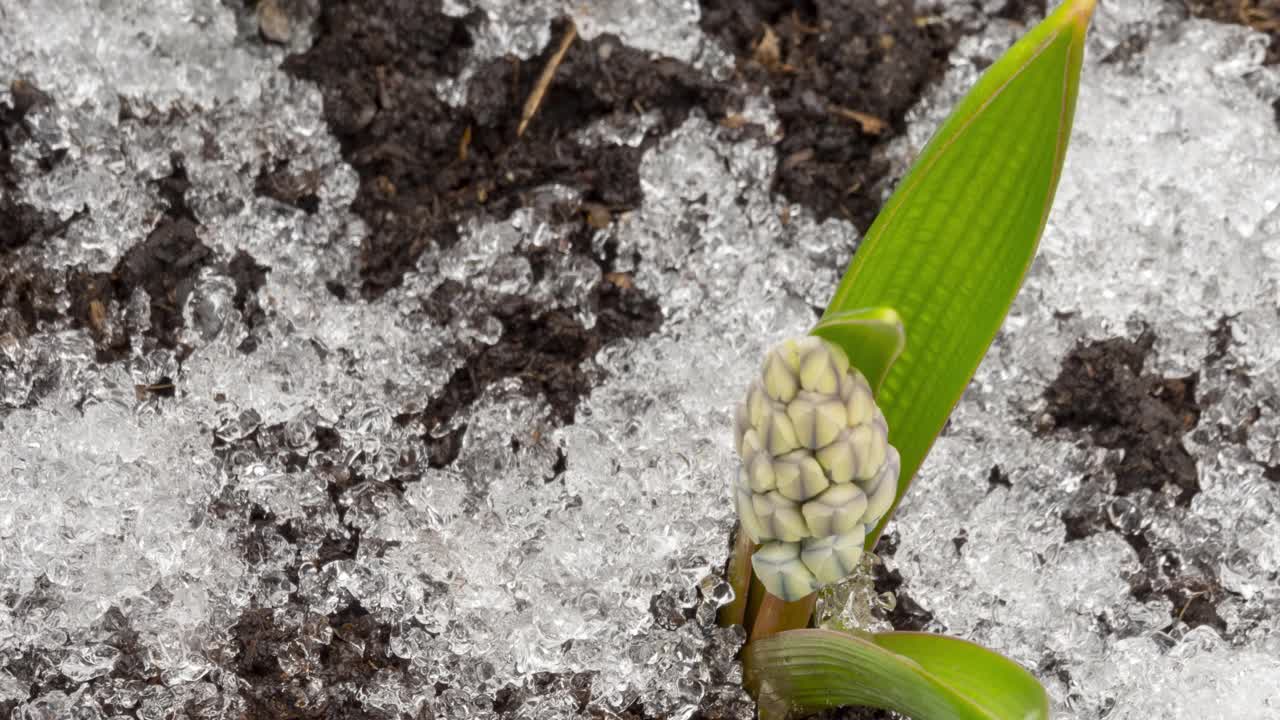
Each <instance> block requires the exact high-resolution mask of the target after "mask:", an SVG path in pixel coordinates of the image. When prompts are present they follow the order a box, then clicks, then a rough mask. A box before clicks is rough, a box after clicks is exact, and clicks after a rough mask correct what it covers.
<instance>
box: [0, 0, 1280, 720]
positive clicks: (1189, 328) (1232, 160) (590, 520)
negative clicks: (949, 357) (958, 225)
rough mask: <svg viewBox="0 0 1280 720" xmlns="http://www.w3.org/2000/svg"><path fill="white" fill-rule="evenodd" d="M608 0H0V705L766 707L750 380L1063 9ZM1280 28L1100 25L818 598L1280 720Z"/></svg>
mask: <svg viewBox="0 0 1280 720" xmlns="http://www.w3.org/2000/svg"><path fill="white" fill-rule="evenodd" d="M630 9H631V4H630V3H628V2H611V1H609V0H600V1H599V2H593V3H575V4H566V5H564V6H562V5H561V4H560V3H557V2H555V1H554V0H548V1H547V2H534V3H510V2H504V1H503V0H473V1H471V2H458V1H457V0H447V1H446V2H443V3H441V2H420V1H418V0H378V1H376V2H366V3H358V4H348V3H328V2H319V1H317V0H260V1H259V2H256V3H254V2H249V3H241V2H231V1H226V2H222V3H214V2H210V1H209V0H171V1H169V2H165V3H158V4H157V3H144V2H141V1H140V0H139V1H138V2H123V3H117V4H116V5H115V6H113V7H112V9H111V10H110V11H109V12H106V11H103V10H101V9H99V8H97V7H96V6H94V5H93V4H91V3H84V4H83V6H81V5H80V4H77V3H72V2H66V3H52V4H47V5H46V4H38V5H32V4H27V3H18V2H8V1H5V0H0V85H2V86H3V87H2V88H0V474H2V475H3V476H4V477H5V478H6V481H5V483H3V484H2V485H0V717H8V716H10V715H12V716H14V717H23V718H26V717H33V718H34V717H41V718H43V717H70V716H73V715H74V716H76V717H136V718H153V717H208V718H224V717H225V718H400V717H413V718H453V717H457V718H558V717H617V716H621V717H627V718H689V717H702V718H746V717H750V716H751V712H752V709H751V704H750V701H749V700H748V699H747V698H746V697H745V695H744V694H743V693H742V692H741V690H740V688H739V686H738V683H739V680H740V669H739V668H738V667H737V666H736V664H735V663H734V662H733V656H734V654H735V652H736V650H737V648H738V645H739V643H740V638H739V637H738V636H737V635H736V634H735V633H734V632H733V631H729V630H721V629H717V628H715V627H714V623H713V622H711V620H712V618H713V617H714V609H715V606H716V603H717V602H722V601H723V599H724V591H725V588H724V585H723V582H722V580H721V579H720V573H721V569H722V567H723V563H724V560H725V553H726V549H727V541H728V533H729V530H730V528H731V526H732V522H733V519H732V516H731V510H730V509H729V508H728V506H727V504H726V502H725V499H724V498H725V495H726V492H725V488H726V487H727V482H728V478H729V477H730V475H731V471H732V452H731V450H730V448H729V447H728V441H727V438H728V431H727V429H728V426H729V423H730V417H731V413H730V408H731V407H732V404H733V403H734V402H735V401H736V400H737V395H738V393H739V390H740V387H741V386H742V384H743V382H744V381H745V378H747V377H748V376H749V375H750V373H751V372H752V367H753V365H754V363H755V358H756V357H757V356H758V354H759V353H760V351H761V350H762V348H764V347H765V346H767V345H768V344H769V343H771V342H772V341H774V340H776V339H777V338H779V337H781V336H784V335H789V334H795V333H797V332H801V331H803V330H804V329H805V328H806V327H808V325H809V324H810V323H812V321H813V320H814V318H815V317H816V313H817V312H818V311H819V310H820V308H821V307H822V305H823V304H824V303H825V302H826V300H827V298H828V297H829V294H830V292H831V290H832V288H833V287H834V283H835V281H836V279H837V278H838V275H839V273H840V271H841V270H842V269H843V266H844V264H845V263H847V261H848V257H849V255H850V253H851V252H852V251H853V249H854V248H855V246H856V242H857V238H858V237H859V233H860V232H861V231H863V230H865V229H866V227H867V226H868V225H869V223H870V222H871V220H872V219H873V218H874V216H875V213H876V211H877V209H878V207H879V205H880V204H881V202H882V201H883V199H884V197H885V194H886V193H887V192H888V191H889V190H890V189H891V188H892V186H893V183H894V182H895V181H896V179H897V178H898V177H900V176H901V174H902V172H903V171H904V170H905V169H906V167H907V164H908V163H909V161H910V159H911V158H912V157H913V156H914V155H915V153H916V152H918V150H919V148H920V147H921V146H922V145H923V143H924V141H925V140H927V138H928V135H929V133H930V132H931V131H932V128H933V127H934V126H935V125H936V123H937V122H938V121H939V120H940V119H941V117H942V116H943V115H944V114H945V113H946V111H947V110H948V109H949V108H950V107H951V105H952V104H953V103H954V101H955V99H956V98H957V97H958V96H959V94H960V93H961V92H963V90H964V89H965V88H967V87H968V85H969V84H971V82H972V80H973V79H974V78H975V77H976V75H977V73H978V72H980V71H981V69H982V68H984V67H986V65H988V64H989V63H990V62H991V60H992V59H994V58H995V57H996V56H998V54H999V52H1000V51H1001V50H1002V49H1003V48H1004V47H1006V46H1007V45H1008V43H1010V42H1011V41H1012V40H1013V39H1014V38H1015V37H1016V36H1017V35H1018V33H1020V32H1021V31H1022V30H1023V29H1025V27H1026V26H1027V23H1029V22H1034V20H1035V19H1037V18H1038V17H1040V16H1042V15H1043V13H1044V11H1045V8H1044V7H1043V6H1041V5H1038V4H1036V3H1034V2H1031V3H1021V2H1006V3H1000V2H994V3H980V4H979V3H973V4H970V3H966V2H953V3H947V4H944V5H927V4H923V3H922V4H916V5H913V4H911V3H910V2H907V1H906V0H903V1H899V0H891V1H890V2H888V3H884V2H879V3H872V2H867V1H863V0H815V1H814V2H801V3H790V2H776V1H774V0H754V1H753V2H747V3H738V2H722V1H721V0H704V1H703V2H702V3H700V4H696V3H692V2H688V1H687V0H686V1H683V2H681V1H675V0H673V1H671V2H655V3H653V4H652V7H649V8H647V12H645V13H643V14H642V15H640V16H636V15H635V14H634V13H632V12H631V10H630ZM1192 15H1195V16H1197V17H1202V18H1208V20H1199V19H1197V18H1196V17H1192ZM571 22H572V27H573V29H574V31H575V32H576V33H577V37H576V38H575V39H573V41H572V42H571V43H570V44H569V45H568V46H567V50H566V52H565V54H564V56H563V61H562V62H561V64H560V65H559V67H558V70H557V73H556V75H555V78H554V80H553V81H552V82H551V84H550V85H549V86H548V87H547V88H546V93H545V96H544V100H543V102H542V104H541V106H540V108H539V111H538V113H537V115H536V116H535V117H533V119H532V121H531V122H529V123H528V126H527V129H525V131H524V132H523V133H520V132H519V130H518V128H519V126H520V124H521V118H522V110H523V108H524V106H525V103H526V100H527V98H528V97H529V96H530V94H531V92H533V90H534V88H535V87H536V85H537V83H538V79H539V75H540V73H541V72H542V69H543V67H544V66H545V65H546V64H547V63H548V60H549V58H551V57H552V55H553V54H555V53H556V52H557V49H558V48H559V47H560V45H561V41H562V39H563V38H565V37H566V35H567V34H568V33H569V32H570V27H571ZM1278 22H1280V18H1278V16H1277V13H1276V8H1274V7H1269V6H1267V5H1266V4H1265V3H1264V4H1261V5H1252V4H1247V5H1244V6H1239V7H1237V6H1235V5H1231V4H1230V3H1227V4H1222V3H1219V4H1203V5H1197V4H1192V5H1191V6H1189V7H1188V6H1184V5H1182V4H1165V3H1160V2H1154V1H1152V0H1125V2H1117V3H1113V4H1104V5H1103V7H1102V8H1101V9H1100V10H1099V16H1098V18H1097V22H1096V26H1095V28H1094V33H1093V36H1092V38H1091V44H1090V47H1089V60H1088V64H1087V67H1086V70H1085V74H1084V80H1083V85H1082V90H1081V98H1080V111H1079V118H1078V121H1077V127H1076V135H1075V139H1074V142H1073V147H1072V151H1071V155H1070V157H1069V160H1068V166H1067V171H1066V173H1065V175H1064V178H1063V182H1062V187H1061V189H1060V191H1059V198H1058V202H1057V205H1056V208H1055V211H1054V215H1053V217H1052V218H1051V221H1050V226H1049V228H1048V230H1047V232H1046V235H1045V239H1044V243H1043V246H1042V252H1041V255H1040V257H1039V259H1038V260H1037V262H1036V265H1035V266H1034V267H1033V269H1032V273H1031V276H1030V277H1029V279H1028V283H1027V286H1026V288H1025V290H1024V292H1023V293H1022V295H1021V296H1020V297H1019V299H1018V301H1017V304H1016V305H1015V307H1014V311H1013V313H1012V314H1011V316H1010V321H1009V323H1008V324H1007V326H1006V328H1005V329H1004V330H1003V331H1002V333H1001V335H1000V336H999V337H998V338H997V341H996V343H995V345H994V346H993V348H992V352H991V355H990V356H989V357H988V359H987V361H986V362H984V364H983V366H982V368H980V370H979V373H978V376H977V377H976V379H975V382H974V384H973V386H972V387H971V389H970V391H969V392H968V394H967V395H966V397H965V399H964V400H963V401H962V403H961V405H960V407H959V408H958V409H957V413H956V415H955V416H954V418H953V421H952V423H951V425H950V426H949V428H948V430H947V432H946V434H945V435H944V436H943V438H942V439H941V440H940V441H939V443H938V446H937V447H936V448H935V451H934V453H933V455H932V456H931V459H930V461H929V462H928V464H927V465H926V467H925V468H924V470H923V471H922V473H921V476H920V477H919V478H918V479H917V481H916V486H915V487H914V488H913V490H912V493H911V495H909V496H908V500H907V502H906V504H905V505H904V507H903V509H902V511H901V512H900V514H899V517H898V519H897V521H895V524H894V525H893V526H892V529H891V532H890V533H889V534H888V535H887V536H886V537H885V539H884V541H883V542H882V544H881V547H880V548H879V555H880V556H881V558H882V560H883V562H882V563H881V564H878V565H875V566H873V567H872V568H871V570H870V571H869V572H870V575H869V576H868V577H867V578H864V579H863V581H862V582H861V584H854V585H851V586H850V587H848V588H846V589H845V591H843V592H840V593H836V594H835V595H833V596H832V597H829V598H827V599H826V601H825V607H827V608H828V610H827V620H828V621H829V622H833V623H840V622H846V621H848V618H850V617H854V616H856V617H859V618H862V619H863V620H865V619H866V617H867V611H868V608H871V618H872V621H873V622H875V623H877V624H878V625H879V626H881V627H887V626H890V625H892V626H893V627H897V628H899V629H927V630H931V631H938V632H947V633H950V634H954V635H959V636H961V637H966V638H970V639H973V640H976V641H978V642H981V643H983V644H986V645H988V646H991V647H993V648H995V649H997V650H999V651H1001V652H1003V653H1005V654H1007V655H1009V656H1010V657H1013V658H1014V659H1016V660H1018V661H1019V662H1022V663H1023V664H1024V665H1026V666H1027V667H1029V668H1030V669H1032V670H1033V671H1034V672H1035V673H1036V674H1037V675H1038V676H1039V677H1040V678H1041V679H1042V681H1043V682H1044V683H1045V685H1046V687H1047V688H1048V689H1049V691H1050V694H1051V695H1052V698H1053V702H1054V705H1055V711H1056V713H1057V714H1058V715H1059V716H1063V717H1081V718H1093V717H1102V716H1105V717H1110V718H1147V717H1232V718H1265V717H1274V714H1275V712H1276V707H1277V706H1278V705H1280V696H1277V695H1276V694H1275V690H1274V688H1275V687H1276V683H1275V682H1274V681H1275V679H1276V678H1277V677H1280V661H1277V660H1276V658H1277V657H1280V625H1277V620H1276V618H1277V617H1280V593H1277V590H1276V588H1277V587H1280V584H1278V583H1280V405H1278V404H1277V400H1276V398H1277V397H1278V396H1280V395H1278V394H1277V392H1276V385H1277V381H1280V351H1277V349H1276V348H1277V347H1280V345H1278V344H1277V342H1276V339H1277V338H1278V337H1280V210H1277V206H1278V205H1280V181H1278V180H1277V178H1276V177H1275V176H1274V172H1273V171H1272V170H1271V169H1272V168H1274V167H1276V166H1277V165H1280V128H1277V122H1280V120H1278V118H1277V112H1278V110H1277V109H1278V108H1280V75H1278V74H1277V73H1276V71H1275V70H1274V69H1272V68H1271V66H1270V65H1268V63H1271V62H1273V61H1274V60H1275V59H1276V57H1277V56H1276V54H1275V47H1274V44H1273V47H1272V48H1271V49H1270V50H1269V49H1268V47H1267V42H1268V36H1267V35H1266V34H1265V33H1271V35H1272V38H1271V39H1274V36H1275V35H1276V34H1278V33H1280V24H1277V23H1278ZM1246 26H1249V27H1251V28H1253V29H1247V28H1246ZM50 28H56V29H57V30H58V31H57V32H50ZM877 593H881V594H882V595H880V596H878V597H877ZM885 593H889V594H887V595H885Z"/></svg>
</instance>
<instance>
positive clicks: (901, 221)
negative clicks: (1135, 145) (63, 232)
mask: <svg viewBox="0 0 1280 720" xmlns="http://www.w3.org/2000/svg"><path fill="white" fill-rule="evenodd" d="M1095 2H1096V0H1066V1H1065V2H1064V3H1063V4H1062V5H1061V6H1059V7H1058V8H1057V9H1056V10H1055V11H1054V12H1053V13H1052V14H1050V15H1049V17H1047V18H1046V19H1045V20H1044V21H1043V22H1041V23H1040V24H1039V25H1037V26H1036V27H1034V28H1032V29H1031V30H1030V31H1029V32H1028V33H1027V34H1026V36H1024V37H1023V38H1022V39H1021V40H1020V41H1018V43H1016V44H1015V45H1014V46H1013V47H1012V48H1010V49H1009V50H1008V51H1007V52H1006V53H1005V54H1004V55H1003V56H1002V57H1001V58H1000V60H998V61H997V62H996V63H994V64H993V65H992V66H991V67H990V68H989V69H988V70H987V72H986V73H985V74H984V75H983V76H982V78H981V79H979V81H978V82H977V84H976V85H975V86H974V88H973V89H972V90H971V91H970V92H969V94H968V95H966V96H965V97H964V98H963V99H962V100H961V101H960V103H959V104H958V106H957V107H956V108H955V110H953V111H952V114H951V115H950V117H949V118H948V119H947V121H946V122H945V123H943V125H942V127H941V128H939V130H938V132H937V133H936V134H935V135H934V137H933V139H932V140H931V141H930V142H929V144H928V146H926V147H925V149H924V151H923V152H922V153H921V155H920V157H919V158H917V160H916V162H915V164H914V165H913V166H912V168H911V170H910V172H908V173H907V175H906V177H905V178H903V180H902V183H901V184H900V185H899V186H898V188H897V190H896V192H894V194H893V196H892V197H891V198H890V199H889V201H888V203H886V205H885V207H884V209H883V210H882V211H881V213H880V215H879V216H878V217H877V218H876V221H875V223H873V224H872V226H871V229H870V230H869V231H868V232H867V235H866V237H865V238H864V239H863V241H862V243H861V245H860V247H859V248H858V251H857V253H856V254H855V256H854V258H853V262H852V263H851V264H850V266H849V269H848V271H847V272H846V273H845V276H844V278H843V279H842V280H841V282H840V285H839V287H838V288H837V289H836V292H835V296H834V297H833V298H832V301H831V304H830V305H829V306H828V307H827V310H826V312H825V313H824V314H823V316H822V319H821V320H820V321H819V323H818V324H817V326H815V327H814V328H813V329H812V330H811V331H810V336H809V337H804V338H796V339H791V340H786V341H784V342H782V343H781V344H779V345H777V346H775V347H773V348H772V349H770V350H769V351H768V352H767V353H766V354H765V357H764V359H763V360H762V361H761V364H760V373H759V376H758V377H757V378H756V379H755V380H754V381H753V382H752V383H751V385H750V387H749V388H747V391H746V397H745V400H744V401H743V402H742V403H741V405H740V406H739V407H738V408H737V412H736V419H735V431H734V440H735V448H736V449H737V451H738V454H739V457H740V459H741V465H740V467H739V468H738V469H737V471H736V472H735V474H734V476H733V477H734V480H733V481H732V485H733V488H732V496H733V499H734V501H735V503H736V506H737V510H738V517H739V526H738V532H737V536H736V540H735V543H734V550H733V555H732V557H731V558H730V562H729V579H730V582H731V584H732V585H733V587H734V591H735V597H734V599H733V601H732V602H731V603H730V604H728V605H726V606H725V607H724V608H722V610H721V614H720V622H721V623H722V624H724V625H735V624H741V625H743V626H745V627H746V628H747V630H748V633H749V634H748V637H749V641H748V644H747V646H746V647H745V648H744V650H743V654H742V659H743V665H744V669H745V678H746V684H747V687H748V689H749V690H751V692H752V693H753V694H754V695H755V697H756V699H757V702H758V704H759V708H760V716H761V718H762V720H773V719H775V718H787V717H798V716H802V715H805V714H808V713H812V712H817V711H820V710H823V709H827V708H832V707H839V706H841V705H869V706H874V707H880V708H885V709H889V710H894V711H897V712H900V713H902V714H904V715H907V716H910V717H912V718H915V720H941V719H943V718H960V719H966V720H968V719H973V720H978V719H982V720H1005V719H1010V720H1012V719H1013V718H1017V720H1033V719H1035V718H1046V717H1048V712H1049V709H1048V708H1049V706H1048V698H1047V695H1046V694H1045V691H1044V688H1043V687H1041V685H1040V684H1039V682H1037V681H1036V679H1035V678H1034V677H1033V676H1032V675H1031V674H1030V673H1028V672H1027V671H1026V670H1024V669H1023V668H1022V667H1020V666H1018V665H1017V664H1016V663H1014V662H1012V661H1010V660H1007V659H1006V658H1004V657H1001V656H1000V655H998V654H996V653H994V652H991V651H989V650H986V649H984V648H982V647H979V646H977V645H974V644H972V643H968V642H966V641H964V640H959V639H956V638H947V637H942V636H936V635H929V634H924V633H910V632H888V633H869V632H860V631H855V632H854V633H846V632H835V631H832V630H825V629H809V625H810V622H811V620H812V612H813V607H814V602H815V598H816V591H817V590H819V589H820V588H822V587H824V586H827V585H831V584H833V583H837V582H840V581H841V580H842V579H844V578H845V577H847V576H848V575H849V574H850V573H851V572H853V571H854V570H855V569H856V568H857V567H858V565H859V562H858V561H859V559H860V558H861V557H862V554H863V552H864V551H870V550H871V549H873V548H874V547H875V543H876V540H877V539H878V538H879V536H880V533H881V532H883V530H884V526H885V524H886V523H887V522H888V520H889V518H890V517H891V516H892V514H893V511H894V509H895V508H896V507H897V505H898V503H899V502H900V501H901V499H902V495H903V493H904V492H905V491H906V489H907V487H908V486H909V485H910V482H911V479H912V477H913V476H914V475H915V473H916V470H918V469H919V467H920V465H921V463H922V462H923V461H924V458H925V455H926V454H927V453H928V451H929V447H930V446H931V445H932V444H933V441H934V439H935V438H936V437H937V436H938V434H939V433H940V432H941V431H942V427H943V425H944V424H945V423H946V420H947V416H948V415H950V413H951V411H952V409H953V408H954V407H955V404H956V403H957V402H958V401H959V398H960V395H961V393H962V392H963V391H964V388H965V386H966V385H968V383H969V380H970V378H972V377H973V373H974V372H975V371H976V370H977V367H978V364H979V363H980V362H981V360H982V357H983V356H984V355H985V354H986V351H987V348H988V347H989V346H990V344H991V341H992V340H993V339H994V338H995V334H996V332H997V331H998V330H999V328H1000V325H1001V324H1002V323H1003V321H1004V317H1005V315H1006V314H1007V313H1008V311H1009V307H1010V306H1011V305H1012V303H1013V298H1014V296H1015V295H1016V294H1017V292H1018V289H1019V287H1020V286H1021V284H1022V279H1023V277H1024V276H1025V274H1026V271H1027V268H1028V267H1029V266H1030V264H1031V260H1032V258H1034V256H1035V251H1036V247H1037V245H1038V243H1039V239H1040V234H1041V233H1042V231H1043V230H1044V226H1045V223H1046V221H1047V220H1048V216H1049V209H1050V207H1051V206H1052V204H1053V196H1054V192H1055V190H1056V189H1057V184H1058V178H1059V177H1060V175H1061V172H1062V164H1063V161H1064V159H1065V157H1066V150H1067V140H1068V138H1069V137H1070V134H1071V122H1072V117H1073V115H1074V112H1075V101H1076V93H1077V89H1078V87H1079V76H1080V68H1081V64H1082V62H1083V53H1084V36H1085V31H1086V29H1087V27H1088V23H1089V19H1090V18H1091V16H1092V14H1093V9H1094V3H1095ZM908 336H909V341H908Z"/></svg>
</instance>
